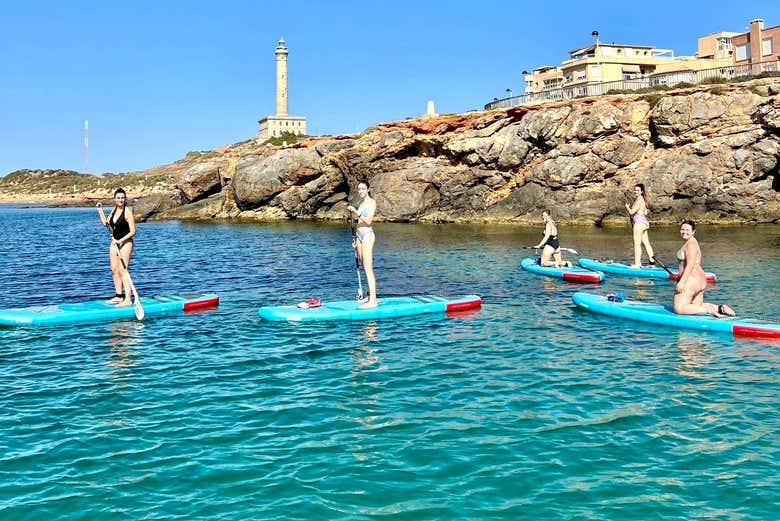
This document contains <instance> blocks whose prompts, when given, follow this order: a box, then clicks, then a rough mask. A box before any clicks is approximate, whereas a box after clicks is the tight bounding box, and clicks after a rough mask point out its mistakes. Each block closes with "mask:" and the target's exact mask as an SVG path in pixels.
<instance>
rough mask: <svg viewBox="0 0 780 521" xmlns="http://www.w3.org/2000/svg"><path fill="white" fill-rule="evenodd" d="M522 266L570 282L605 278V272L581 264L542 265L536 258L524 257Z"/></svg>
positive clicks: (538, 273) (599, 280)
mask: <svg viewBox="0 0 780 521" xmlns="http://www.w3.org/2000/svg"><path fill="white" fill-rule="evenodd" d="M520 267H521V268H523V269H524V270H526V271H530V272H531V273H536V274H537V275H547V276H548V277H558V278H559V279H563V280H567V281H569V282H601V281H602V280H604V277H605V275H604V273H603V272H601V271H597V270H586V269H583V268H581V267H579V266H572V267H571V268H556V267H553V266H540V265H539V264H538V263H537V262H536V259H531V258H527V259H523V260H522V261H521V262H520Z"/></svg>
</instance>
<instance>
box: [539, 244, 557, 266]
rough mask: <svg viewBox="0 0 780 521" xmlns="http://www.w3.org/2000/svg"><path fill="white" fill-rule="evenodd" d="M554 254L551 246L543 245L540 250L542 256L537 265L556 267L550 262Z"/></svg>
mask: <svg viewBox="0 0 780 521" xmlns="http://www.w3.org/2000/svg"><path fill="white" fill-rule="evenodd" d="M554 253H555V250H554V249H553V247H552V246H550V245H549V244H545V245H544V247H543V248H542V254H541V256H540V259H539V265H540V266H555V267H556V268H557V266H556V264H555V262H553V260H552V256H553V254H554Z"/></svg>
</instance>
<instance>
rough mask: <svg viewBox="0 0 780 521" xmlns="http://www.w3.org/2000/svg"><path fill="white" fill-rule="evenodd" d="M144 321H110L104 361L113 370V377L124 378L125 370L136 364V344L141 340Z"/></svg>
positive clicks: (125, 375)
mask: <svg viewBox="0 0 780 521" xmlns="http://www.w3.org/2000/svg"><path fill="white" fill-rule="evenodd" d="M144 327H145V325H144V323H143V322H141V321H132V322H131V321H120V322H112V323H111V324H110V326H109V331H110V334H109V336H108V338H107V341H106V343H107V344H108V347H109V353H108V358H107V360H106V362H107V363H108V365H109V367H111V368H112V369H113V370H114V374H113V376H114V378H126V377H127V370H128V369H130V368H131V367H134V366H136V365H138V363H139V361H138V360H137V356H136V351H137V350H136V346H138V345H140V344H141V342H142V340H143V331H144Z"/></svg>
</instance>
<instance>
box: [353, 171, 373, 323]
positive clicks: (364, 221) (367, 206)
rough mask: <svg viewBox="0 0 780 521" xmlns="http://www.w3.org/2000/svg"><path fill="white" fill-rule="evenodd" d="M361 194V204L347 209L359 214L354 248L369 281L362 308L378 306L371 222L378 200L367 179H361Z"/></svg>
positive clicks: (359, 189)
mask: <svg viewBox="0 0 780 521" xmlns="http://www.w3.org/2000/svg"><path fill="white" fill-rule="evenodd" d="M357 189H358V195H359V196H360V206H358V207H357V209H356V208H355V207H354V206H347V210H349V211H350V212H353V213H355V214H357V218H358V220H357V229H356V232H355V233H356V237H355V239H356V240H355V244H354V248H355V250H356V251H357V254H358V257H359V258H360V263H361V264H362V265H363V272H364V273H365V274H366V282H367V283H368V300H367V301H366V302H365V303H363V304H361V306H360V307H361V308H373V307H376V278H375V277H374V240H375V236H374V229H373V228H371V223H372V222H373V221H374V213H375V212H376V201H375V200H374V198H373V197H371V192H370V191H369V188H368V182H367V181H361V182H360V183H358V186H357Z"/></svg>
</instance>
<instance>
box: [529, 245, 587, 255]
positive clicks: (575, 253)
mask: <svg viewBox="0 0 780 521" xmlns="http://www.w3.org/2000/svg"><path fill="white" fill-rule="evenodd" d="M542 247H544V246H542ZM526 248H528V249H529V250H538V249H539V248H536V247H534V246H526ZM558 249H559V250H561V251H566V252H569V253H571V254H572V255H579V254H580V252H578V251H577V250H575V249H574V248H564V247H563V246H559V247H558Z"/></svg>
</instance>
